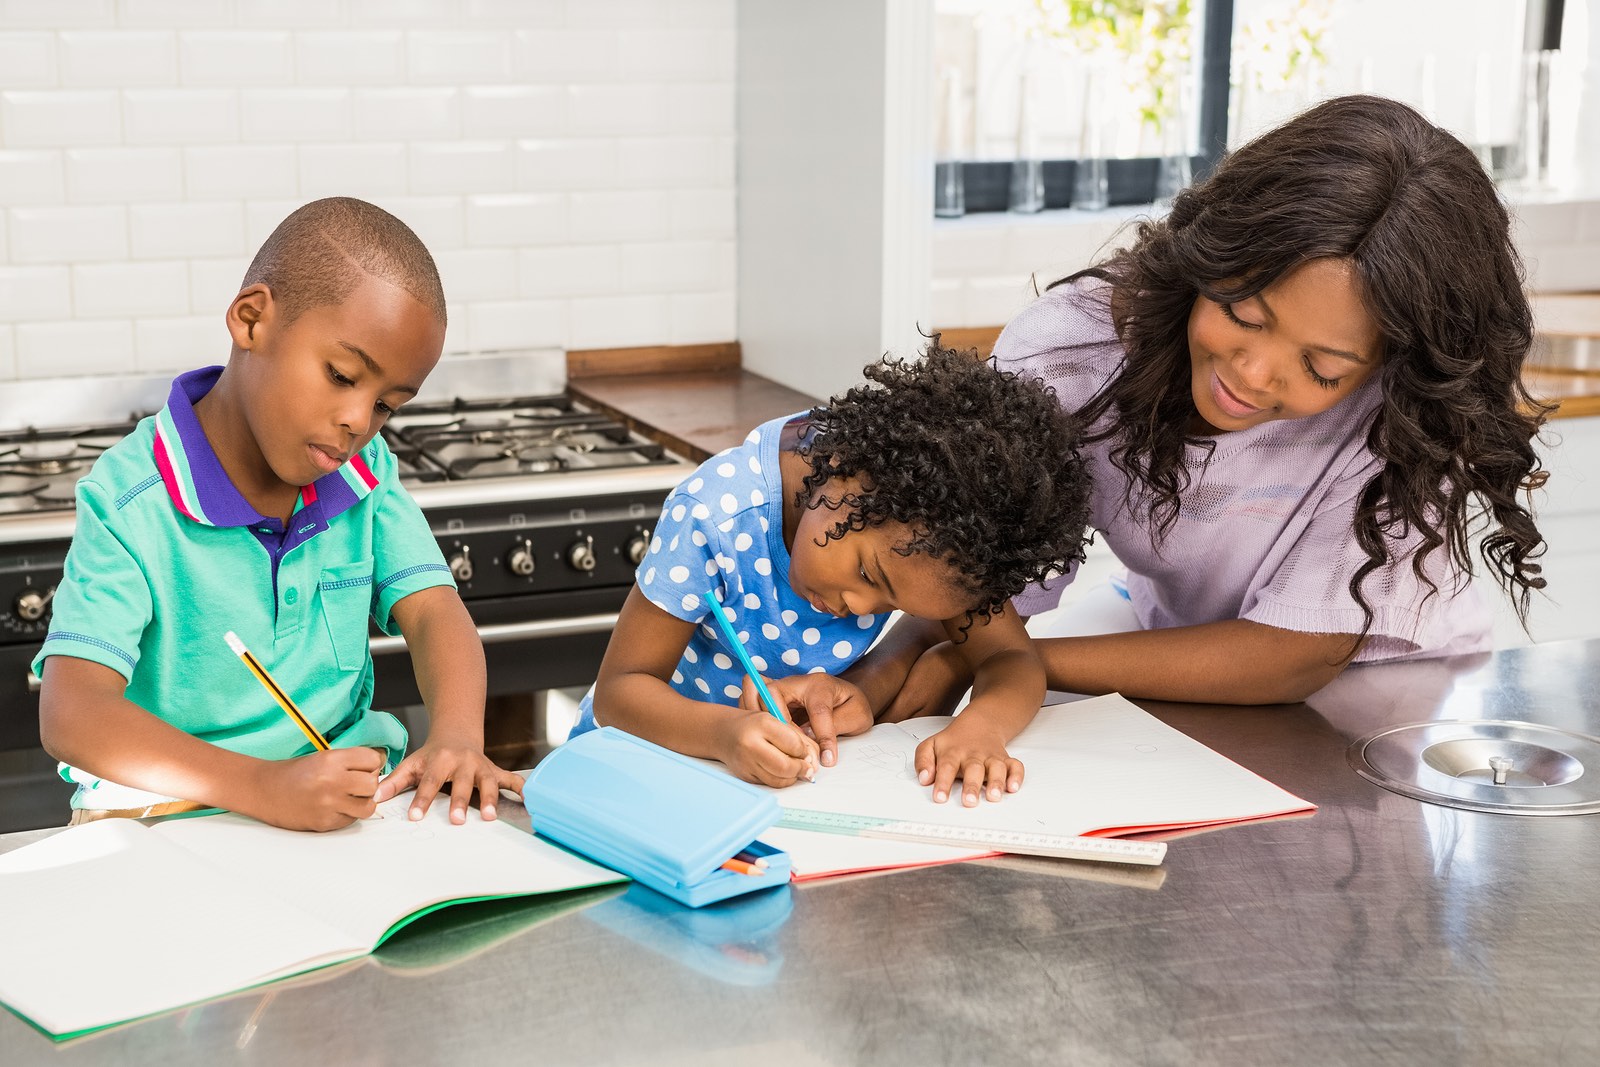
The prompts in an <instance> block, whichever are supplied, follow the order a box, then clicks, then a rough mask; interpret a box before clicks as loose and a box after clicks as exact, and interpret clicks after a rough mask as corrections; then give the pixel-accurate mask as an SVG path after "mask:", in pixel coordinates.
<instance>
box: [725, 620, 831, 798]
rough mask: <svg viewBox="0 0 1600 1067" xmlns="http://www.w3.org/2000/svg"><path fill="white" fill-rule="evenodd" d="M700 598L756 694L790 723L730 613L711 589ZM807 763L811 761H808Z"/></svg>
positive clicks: (775, 712) (778, 718) (812, 779)
mask: <svg viewBox="0 0 1600 1067" xmlns="http://www.w3.org/2000/svg"><path fill="white" fill-rule="evenodd" d="M700 596H701V599H703V600H704V601H705V602H706V606H707V607H709V608H710V609H711V617H712V618H713V619H716V620H717V629H719V630H721V631H722V640H723V641H725V642H726V643H727V645H728V647H729V648H731V649H733V654H734V655H735V656H738V657H739V662H740V663H741V664H743V665H744V673H746V674H748V675H749V676H750V680H751V681H752V682H754V683H756V694H757V695H758V696H760V697H761V703H763V704H765V705H766V706H767V710H768V711H770V712H772V717H773V718H774V719H777V720H778V721H779V722H788V721H789V720H788V718H787V717H786V716H785V715H784V714H783V711H782V709H780V708H779V707H778V702H777V701H776V700H774V699H772V690H770V689H768V688H767V683H766V682H763V681H762V680H761V672H760V671H758V670H756V665H755V664H754V663H751V662H750V653H748V652H746V651H745V650H744V642H743V641H741V640H739V635H738V634H736V633H734V632H733V620H732V619H730V618H728V613H727V612H726V611H723V610H722V605H721V604H720V603H718V602H717V598H716V597H715V596H713V595H712V593H711V591H710V590H709V589H708V590H706V591H705V592H704V593H701V594H700ZM807 762H810V761H809V760H807ZM816 774H817V772H816V769H815V768H812V769H811V777H809V778H802V779H800V780H801V781H802V782H810V781H814V780H815V778H816Z"/></svg>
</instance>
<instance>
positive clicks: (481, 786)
mask: <svg viewBox="0 0 1600 1067" xmlns="http://www.w3.org/2000/svg"><path fill="white" fill-rule="evenodd" d="M446 785H448V786H449V787H450V821H451V822H453V823H455V824H456V825H457V826H460V825H461V824H462V823H464V822H466V821H467V803H468V801H470V800H471V799H472V794H473V792H474V791H476V792H477V794H478V810H479V811H480V812H482V814H483V818H484V821H485V822H488V821H490V820H492V819H493V818H494V817H495V812H494V807H495V801H496V800H498V799H499V797H500V790H502V789H505V790H508V791H510V792H512V793H515V794H517V795H518V796H519V797H520V796H521V795H522V775H520V774H513V773H511V772H510V771H503V770H501V769H500V768H499V767H496V766H495V765H494V764H493V763H491V762H490V761H489V757H488V756H485V755H484V754H483V748H482V746H481V745H480V746H478V747H474V746H472V745H471V744H468V743H464V742H461V743H456V742H451V741H446V740H435V739H433V738H429V739H428V743H427V744H425V745H423V746H422V747H421V748H419V749H417V750H416V751H415V752H413V753H411V755H409V756H407V757H406V758H405V759H403V760H401V761H400V766H398V767H396V768H395V769H394V773H393V774H391V775H389V777H387V778H385V779H384V780H383V784H382V785H381V786H379V787H378V792H377V795H376V796H375V797H374V798H373V799H374V801H376V803H378V804H382V803H383V802H384V801H385V800H388V799H389V798H390V797H393V796H398V795H399V794H401V793H404V792H405V791H406V790H407V789H410V788H412V787H413V786H415V787H416V790H417V795H416V796H415V797H413V798H412V799H411V809H410V811H408V812H407V813H406V814H407V816H408V817H410V818H411V819H413V820H415V819H420V818H422V816H423V815H425V814H427V811H428V807H429V805H431V804H432V803H433V800H434V797H436V796H438V795H439V790H441V789H443V788H444V787H445V786H446Z"/></svg>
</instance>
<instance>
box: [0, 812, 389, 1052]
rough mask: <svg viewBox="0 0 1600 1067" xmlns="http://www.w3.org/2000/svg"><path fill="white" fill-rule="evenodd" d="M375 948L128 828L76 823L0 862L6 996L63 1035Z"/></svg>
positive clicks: (115, 822) (0, 991)
mask: <svg viewBox="0 0 1600 1067" xmlns="http://www.w3.org/2000/svg"><path fill="white" fill-rule="evenodd" d="M367 950H368V947H367V946H365V945H363V944H361V943H360V942H359V941H358V940H356V939H353V938H352V937H351V936H350V935H349V934H347V933H341V932H340V931H338V930H336V929H334V928H332V927H330V926H328V925H327V924H325V923H323V922H322V921H320V920H318V919H316V918H314V917H312V916H311V915H308V914H307V913H305V912H304V911H302V910H300V909H299V908H296V907H295V906H294V905H293V904H291V903H289V902H288V901H286V900H284V899H282V898H280V897H277V896H274V895H273V894H272V893H271V891H270V890H268V889H265V888H263V887H261V886H259V885H254V884H252V883H251V882H249V881H242V882H241V881H240V880H238V879H235V878H234V877H232V876H230V875H229V874H228V872H227V871H226V869H224V868H219V867H216V866H213V865H211V864H209V863H207V862H206V861H205V860H203V859H201V858H199V857H197V856H194V855H193V854H191V853H189V852H186V851H184V850H183V849H181V848H177V847H175V846H173V845H171V844H169V843H167V842H165V841H163V840H161V838H160V837H158V836H156V834H155V833H154V832H153V828H151V827H148V826H145V825H143V824H141V823H136V822H133V821H132V820H129V819H106V820H104V821H101V822H95V823H89V824H88V825H85V826H78V827H74V828H72V829H70V830H65V831H63V832H61V833H59V834H55V835H54V836H51V837H48V838H45V839H44V840H43V841H39V842H37V843H35V844H32V845H28V846H27V847H25V848H20V849H17V850H16V851H14V852H10V853H7V854H5V855H4V856H0V1000H4V1001H6V1002H7V1003H8V1004H10V1005H12V1006H13V1007H15V1008H16V1009H17V1010H18V1011H20V1012H22V1013H23V1014H24V1015H26V1016H28V1017H29V1018H30V1019H32V1020H34V1021H35V1022H37V1023H38V1024H39V1025H41V1026H43V1027H45V1028H46V1029H48V1030H51V1031H53V1032H55V1033H71V1032H74V1031H77V1030H86V1029H91V1028H94V1027H99V1026H108V1025H110V1024H112V1023H116V1022H121V1021H123V1020H125V1019H134V1018H138V1017H140V1016H143V1015H149V1014H152V1013H154V1012H159V1011H165V1010H167V1009H170V1008H175V1007H178V1006H180V1005H183V1004H190V1003H193V1002H194V1001H197V1000H205V999H207V998H209V997H214V996H217V995H219V994H222V993H228V992H232V991H233V990H235V989H242V988H244V987H246V986H251V985H255V984H257V983H259V982H263V981H266V980H268V979H270V978H275V977H279V976H281V975H283V974H293V973H296V972H298V971H302V970H306V969H308V968H309V967H311V966H316V965H319V964H321V963H331V962H334V961H337V960H341V959H350V958H352V957H355V956H360V955H363V954H364V953H366V952H367Z"/></svg>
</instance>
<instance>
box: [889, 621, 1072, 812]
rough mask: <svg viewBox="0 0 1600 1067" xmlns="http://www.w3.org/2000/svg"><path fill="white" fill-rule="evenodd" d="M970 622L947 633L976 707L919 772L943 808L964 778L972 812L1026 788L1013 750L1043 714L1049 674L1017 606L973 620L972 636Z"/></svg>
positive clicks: (931, 748)
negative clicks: (982, 798) (983, 799)
mask: <svg viewBox="0 0 1600 1067" xmlns="http://www.w3.org/2000/svg"><path fill="white" fill-rule="evenodd" d="M963 622H964V620H962V619H953V620H950V621H947V622H946V623H945V624H944V630H945V633H946V635H947V636H948V637H949V638H950V641H951V644H952V645H953V646H954V648H955V650H956V652H957V654H958V655H960V656H961V658H962V660H963V663H964V664H965V666H966V667H967V669H968V670H969V671H970V673H971V676H972V678H973V685H972V701H971V703H970V704H968V705H967V708H966V710H965V711H963V712H962V713H961V714H960V715H959V716H958V717H957V718H956V721H955V722H954V723H952V724H951V725H950V726H948V727H946V728H945V729H943V730H941V731H940V732H939V733H937V734H935V735H934V736H932V737H930V738H928V739H927V740H925V741H924V742H922V744H920V745H918V746H917V753H916V768H917V780H918V781H920V782H921V783H922V784H923V785H929V784H931V785H932V786H933V799H934V800H935V801H936V802H939V803H943V802H944V801H945V800H946V799H948V797H949V795H950V791H951V788H952V786H953V785H954V783H955V779H956V778H957V777H960V778H961V792H962V804H964V805H965V806H967V807H972V806H973V805H975V804H977V803H978V797H979V795H980V794H983V795H987V796H988V798H989V799H990V800H991V801H994V800H999V799H1000V797H1001V793H1002V790H1004V791H1005V792H1007V793H1014V792H1016V791H1017V790H1018V789H1020V788H1021V787H1022V763H1021V762H1020V761H1018V760H1015V759H1012V758H1011V757H1010V756H1009V755H1008V754H1007V752H1006V745H1007V744H1008V743H1009V742H1010V741H1011V739H1012V738H1014V737H1016V736H1017V734H1018V733H1020V732H1021V731H1022V728H1023V727H1024V726H1026V725H1028V723H1029V722H1030V721H1031V720H1032V719H1033V717H1034V715H1035V714H1036V713H1037V712H1038V711H1039V705H1040V704H1041V703H1042V702H1043V701H1044V694H1045V670H1044V665H1043V663H1042V662H1041V661H1040V659H1039V656H1038V654H1037V653H1036V652H1035V651H1034V648H1033V642H1032V641H1031V640H1030V639H1029V637H1028V631H1027V629H1026V628H1025V627H1024V626H1023V624H1022V619H1021V618H1020V617H1019V616H1017V614H1016V613H1015V612H1014V611H1012V610H1011V607H1010V606H1009V605H1007V606H1006V608H1005V609H1004V610H1002V611H1000V612H999V613H997V614H995V615H993V616H990V617H989V618H988V619H987V620H983V619H974V620H972V624H971V625H970V626H968V627H967V630H966V633H965V635H963V634H962V633H961V625H962V623H963ZM985 782H987V788H985Z"/></svg>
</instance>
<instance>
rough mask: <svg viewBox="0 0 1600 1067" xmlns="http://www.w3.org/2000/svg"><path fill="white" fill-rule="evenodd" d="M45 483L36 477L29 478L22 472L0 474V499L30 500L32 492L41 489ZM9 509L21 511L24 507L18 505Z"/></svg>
mask: <svg viewBox="0 0 1600 1067" xmlns="http://www.w3.org/2000/svg"><path fill="white" fill-rule="evenodd" d="M45 484H46V483H45V482H43V481H41V480H39V479H38V478H30V477H27V476H26V475H23V474H0V499H6V500H9V499H19V500H24V501H31V500H32V499H33V494H34V493H37V492H38V491H39V490H41V489H43V488H44V487H45ZM30 506H31V505H30ZM11 510H12V511H22V510H24V509H23V508H20V507H19V508H12V509H11Z"/></svg>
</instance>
